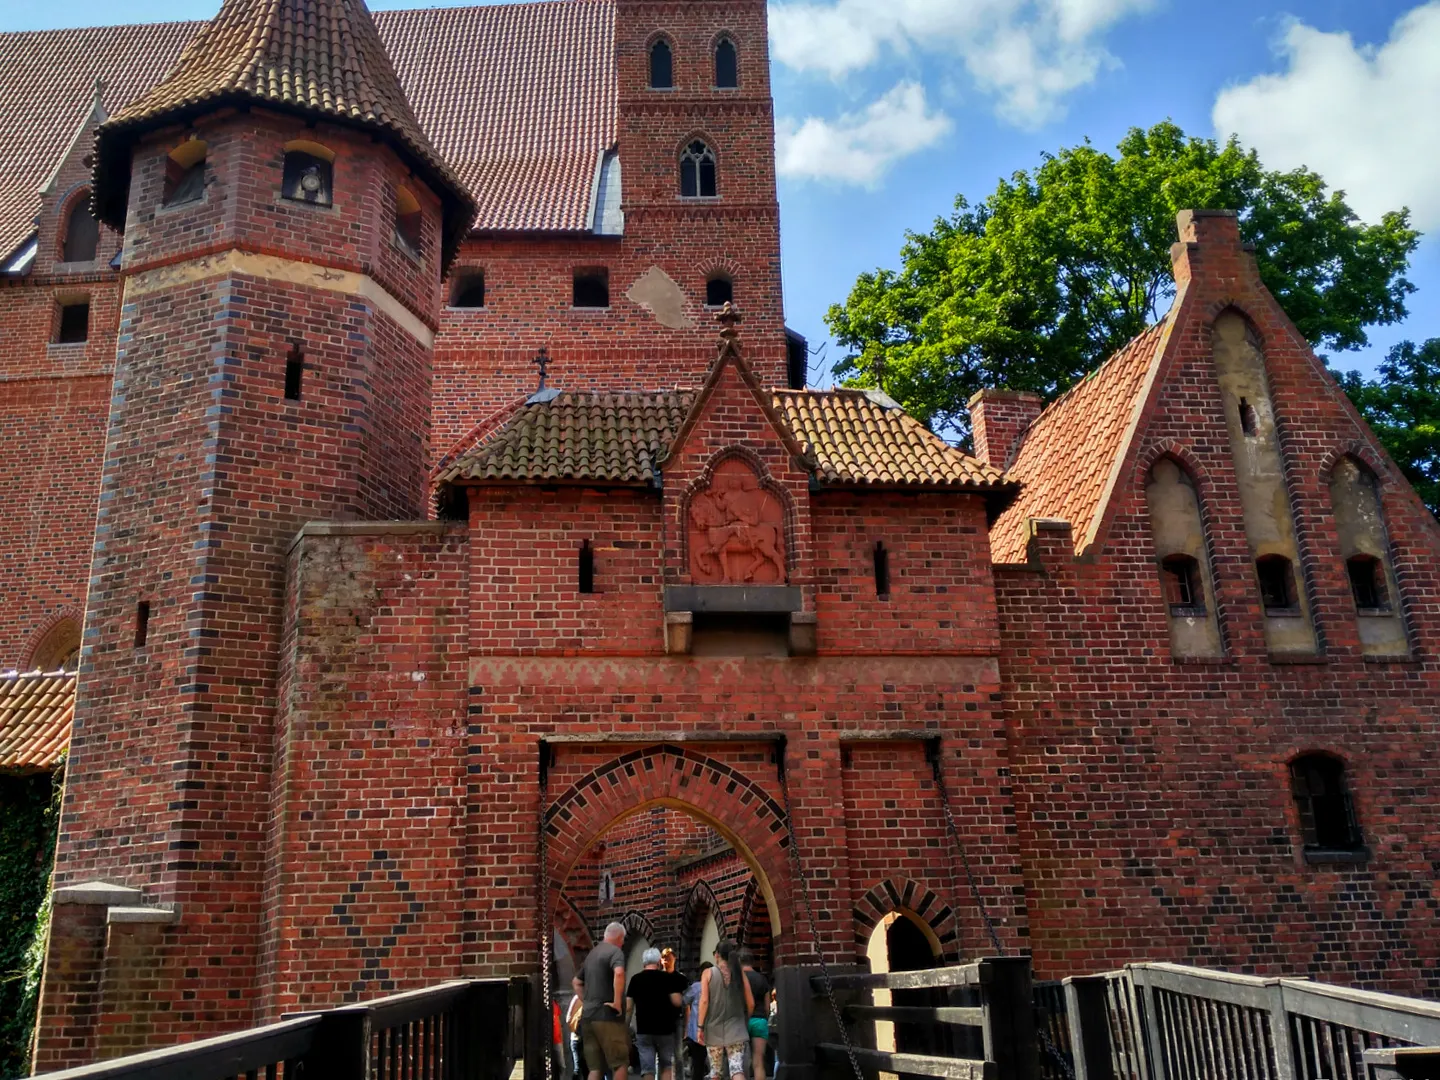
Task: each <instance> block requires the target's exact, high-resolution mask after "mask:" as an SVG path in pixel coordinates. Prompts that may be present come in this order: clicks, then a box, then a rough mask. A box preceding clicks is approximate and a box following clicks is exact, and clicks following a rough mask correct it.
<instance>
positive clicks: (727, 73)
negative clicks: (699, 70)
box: [715, 37, 740, 90]
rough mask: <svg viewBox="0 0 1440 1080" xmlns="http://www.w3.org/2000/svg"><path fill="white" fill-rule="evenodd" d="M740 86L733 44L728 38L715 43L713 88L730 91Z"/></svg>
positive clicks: (738, 66)
mask: <svg viewBox="0 0 1440 1080" xmlns="http://www.w3.org/2000/svg"><path fill="white" fill-rule="evenodd" d="M739 85H740V65H739V62H738V59H737V57H736V54H735V43H734V42H733V41H731V40H730V39H729V38H728V37H724V38H721V39H720V40H719V41H717V42H716V43H715V87H716V89H719V90H731V89H733V88H735V87H736V86H739Z"/></svg>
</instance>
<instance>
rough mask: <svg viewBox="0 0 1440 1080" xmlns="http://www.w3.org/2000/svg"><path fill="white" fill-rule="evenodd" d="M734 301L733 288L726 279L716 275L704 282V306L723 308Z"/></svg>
mask: <svg viewBox="0 0 1440 1080" xmlns="http://www.w3.org/2000/svg"><path fill="white" fill-rule="evenodd" d="M734 299H735V286H734V284H733V283H732V282H731V280H730V279H729V278H728V277H724V276H722V275H718V274H717V275H716V276H715V277H712V278H711V279H710V280H708V281H707V282H705V306H706V307H724V306H725V305H726V304H729V303H731V302H732V301H734Z"/></svg>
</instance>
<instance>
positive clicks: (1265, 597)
mask: <svg viewBox="0 0 1440 1080" xmlns="http://www.w3.org/2000/svg"><path fill="white" fill-rule="evenodd" d="M1255 575H1256V577H1257V578H1258V579H1259V584H1260V603H1261V604H1262V605H1263V606H1264V608H1265V614H1267V615H1289V614H1298V613H1299V605H1300V598H1299V594H1297V593H1296V591H1295V570H1294V568H1293V567H1292V566H1291V565H1290V560H1289V559H1287V558H1286V557H1285V556H1284V555H1261V556H1260V557H1259V558H1258V559H1256V560H1255Z"/></svg>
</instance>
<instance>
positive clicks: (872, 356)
mask: <svg viewBox="0 0 1440 1080" xmlns="http://www.w3.org/2000/svg"><path fill="white" fill-rule="evenodd" d="M1186 208H1193V209H1231V210H1236V211H1238V212H1239V214H1240V230H1241V234H1242V236H1243V237H1244V239H1246V240H1248V241H1251V242H1253V243H1254V244H1255V249H1256V256H1257V260H1258V262H1259V267H1260V276H1261V278H1262V279H1263V280H1264V282H1265V284H1266V285H1267V286H1268V287H1269V289H1270V291H1271V292H1273V293H1274V294H1275V296H1276V298H1277V299H1278V300H1279V301H1280V303H1281V304H1282V305H1283V306H1284V308H1285V310H1286V312H1287V313H1288V314H1289V316H1290V318H1291V319H1292V320H1293V321H1294V322H1295V325H1296V326H1297V327H1299V329H1300V332H1301V333H1303V334H1304V335H1305V336H1306V337H1307V338H1308V339H1309V341H1310V343H1311V344H1312V345H1314V346H1315V347H1317V348H1321V347H1323V348H1327V349H1333V350H1345V349H1355V348H1359V347H1361V346H1363V345H1365V344H1366V343H1367V342H1366V337H1365V329H1366V327H1368V326H1373V325H1376V324H1385V323H1392V322H1395V321H1397V320H1399V319H1402V318H1404V317H1405V315H1406V314H1407V313H1406V310H1405V297H1406V296H1407V295H1409V294H1410V293H1411V292H1413V291H1414V286H1412V285H1411V284H1410V282H1409V281H1407V280H1406V278H1405V276H1404V274H1405V271H1406V268H1407V267H1408V265H1409V256H1410V253H1411V252H1412V251H1413V250H1414V249H1415V245H1416V243H1417V242H1418V239H1419V234H1418V233H1417V232H1416V231H1415V230H1413V229H1411V228H1410V215H1409V211H1407V210H1403V209H1402V210H1397V211H1393V212H1391V213H1388V214H1386V215H1385V216H1384V218H1383V219H1381V221H1380V222H1379V223H1378V224H1375V225H1365V224H1363V223H1361V222H1360V221H1359V220H1358V219H1357V218H1356V216H1355V214H1354V213H1353V212H1352V211H1351V210H1350V207H1349V206H1348V205H1346V203H1345V198H1344V192H1340V191H1333V192H1332V191H1329V190H1327V188H1326V185H1325V182H1324V181H1323V180H1322V179H1321V178H1320V177H1319V176H1317V175H1316V174H1315V173H1313V172H1310V171H1308V170H1306V169H1296V170H1294V171H1292V172H1273V171H1267V170H1266V169H1265V168H1264V167H1263V166H1262V165H1261V163H1260V160H1259V158H1258V157H1257V156H1256V155H1255V153H1254V151H1246V150H1244V149H1242V148H1241V146H1240V144H1239V143H1238V142H1237V141H1235V140H1234V139H1231V140H1230V141H1229V142H1227V143H1225V144H1224V145H1221V144H1219V143H1217V142H1216V141H1215V140H1213V139H1200V138H1191V137H1188V136H1186V135H1185V133H1184V132H1183V131H1181V130H1180V128H1179V127H1177V126H1176V125H1175V124H1173V123H1170V122H1168V121H1167V122H1166V123H1162V124H1157V125H1155V126H1154V127H1152V128H1151V129H1150V130H1149V131H1144V130H1141V129H1139V128H1135V129H1132V130H1131V131H1130V133H1129V134H1128V135H1126V136H1125V138H1124V139H1123V140H1121V142H1120V145H1119V147H1118V154H1116V155H1111V154H1107V153H1105V152H1103V151H1101V150H1097V149H1095V148H1094V147H1093V146H1091V145H1090V144H1089V143H1088V142H1087V143H1085V144H1084V145H1083V146H1076V147H1071V148H1067V149H1062V150H1061V151H1060V152H1059V153H1057V154H1054V155H1046V156H1045V157H1044V159H1043V160H1042V161H1041V163H1040V164H1039V165H1038V166H1037V167H1036V168H1035V169H1034V170H1032V171H1029V172H1025V171H1021V172H1017V173H1016V174H1015V175H1014V176H1012V177H1011V178H1010V179H1009V180H1002V181H1001V182H1000V184H999V186H998V187H997V188H996V189H995V191H994V193H993V194H991V195H990V196H989V197H987V198H986V199H985V200H984V201H983V202H981V203H979V204H978V205H974V206H972V205H971V204H970V203H968V202H967V201H966V200H965V199H964V198H963V197H961V198H957V199H956V201H955V212H954V213H953V214H952V215H951V216H950V217H948V218H940V219H937V220H936V222H935V225H934V228H932V229H931V230H930V231H929V232H928V233H910V234H908V235H907V238H906V242H905V245H904V247H903V248H902V250H901V262H902V265H901V268H900V269H899V270H883V269H882V270H876V271H875V272H874V273H869V274H861V275H860V277H859V279H858V280H857V281H856V282H855V287H854V288H853V289H852V290H851V292H850V296H849V298H848V299H847V300H846V301H845V303H843V304H836V305H834V306H833V307H831V308H830V310H829V312H828V313H827V314H826V316H825V321H826V324H827V325H828V327H829V329H830V333H831V334H832V335H833V336H834V338H835V339H836V341H837V342H838V343H839V344H840V345H841V346H842V347H844V348H845V349H846V350H847V355H846V356H845V357H844V358H843V359H842V360H840V361H839V363H837V364H836V365H835V374H836V375H837V377H838V378H840V379H841V380H842V381H843V382H846V383H847V384H849V385H857V386H876V385H880V386H882V387H883V389H884V390H885V391H886V392H887V393H889V394H890V395H891V396H892V397H895V398H896V399H898V400H899V401H900V402H901V403H902V404H904V405H905V406H906V408H908V409H909V410H910V411H911V412H912V413H914V414H915V415H916V416H917V417H919V418H920V419H921V420H923V421H924V422H925V423H927V424H929V425H930V426H931V427H932V428H934V429H936V430H950V431H956V432H959V433H960V434H962V435H967V436H968V433H969V416H968V415H967V413H966V411H965V403H966V401H967V400H968V399H969V398H970V396H971V395H972V394H973V393H974V392H975V391H976V390H979V389H981V388H983V387H1004V388H1008V389H1012V390H1033V391H1036V392H1038V393H1040V394H1041V395H1043V396H1045V397H1046V398H1047V399H1049V398H1052V397H1054V396H1055V395H1056V394H1058V393H1060V392H1061V391H1062V390H1064V389H1065V388H1066V387H1067V386H1069V385H1070V384H1071V383H1073V382H1074V381H1075V380H1076V379H1078V378H1079V377H1080V376H1082V375H1084V374H1085V373H1086V372H1087V371H1090V370H1093V369H1094V368H1095V367H1096V366H1098V365H1099V364H1100V363H1101V362H1102V361H1103V360H1104V359H1105V358H1106V357H1107V356H1109V355H1110V354H1111V353H1112V352H1114V351H1115V350H1116V349H1117V348H1119V347H1120V346H1121V345H1123V344H1124V343H1125V342H1126V341H1128V340H1129V339H1130V338H1132V337H1134V336H1135V335H1136V334H1137V333H1139V332H1140V331H1141V330H1143V329H1144V328H1145V327H1146V326H1147V325H1149V324H1150V323H1152V322H1154V321H1155V320H1156V319H1157V318H1158V317H1159V316H1160V314H1161V313H1162V312H1163V311H1164V310H1165V309H1166V307H1168V305H1169V302H1170V300H1171V299H1172V298H1173V296H1174V291H1175V289H1174V281H1173V280H1172V278H1171V276H1170V254H1169V253H1170V245H1171V244H1172V243H1173V242H1174V241H1175V214H1176V213H1177V212H1178V211H1180V210H1183V209H1186Z"/></svg>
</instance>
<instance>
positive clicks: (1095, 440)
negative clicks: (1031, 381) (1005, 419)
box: [990, 317, 1170, 563]
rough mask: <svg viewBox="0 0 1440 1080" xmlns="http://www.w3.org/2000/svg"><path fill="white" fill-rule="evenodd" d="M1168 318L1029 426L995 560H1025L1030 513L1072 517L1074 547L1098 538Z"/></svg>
mask: <svg viewBox="0 0 1440 1080" xmlns="http://www.w3.org/2000/svg"><path fill="white" fill-rule="evenodd" d="M1169 322H1170V320H1169V317H1167V318H1165V319H1162V320H1161V321H1160V322H1158V323H1156V324H1155V325H1154V326H1152V327H1150V328H1149V329H1148V330H1145V331H1144V332H1143V333H1141V334H1139V335H1137V336H1136V337H1135V338H1133V339H1132V340H1131V341H1130V342H1129V343H1128V344H1126V345H1125V347H1124V348H1122V349H1120V350H1119V351H1118V352H1117V353H1115V355H1114V356H1112V357H1110V358H1109V359H1108V360H1106V361H1105V362H1104V363H1103V364H1101V365H1100V366H1099V367H1098V368H1096V369H1095V370H1094V371H1092V372H1091V373H1090V374H1089V375H1087V376H1085V378H1083V379H1081V380H1080V381H1079V382H1078V383H1076V384H1075V385H1074V386H1072V387H1071V388H1070V389H1069V390H1067V391H1065V393H1064V394H1062V395H1060V397H1058V398H1056V399H1055V401H1054V402H1052V403H1051V405H1050V407H1049V408H1047V409H1046V410H1045V411H1044V412H1043V413H1041V414H1040V416H1039V418H1038V419H1037V420H1036V421H1035V422H1034V423H1033V424H1031V425H1030V427H1029V429H1028V430H1027V431H1026V432H1025V435H1024V436H1023V437H1022V439H1021V442H1020V447H1019V449H1018V450H1017V451H1016V453H1015V458H1014V463H1013V464H1012V465H1011V466H1010V469H1009V471H1008V473H1007V474H1006V475H1007V476H1008V477H1009V478H1010V479H1011V480H1014V481H1017V482H1018V483H1019V484H1020V485H1021V488H1020V495H1019V497H1018V498H1017V499H1016V500H1015V502H1014V503H1013V504H1011V506H1010V508H1009V509H1008V510H1006V511H1005V512H1004V513H1003V514H1001V515H1000V517H999V518H998V519H997V520H996V522H995V524H994V525H993V526H992V527H991V529H990V551H991V558H992V559H993V560H994V561H995V562H997V563H1020V562H1024V561H1025V549H1026V543H1027V538H1028V534H1027V526H1026V522H1027V521H1028V520H1029V519H1030V518H1056V519H1060V520H1063V521H1068V522H1069V523H1070V526H1071V535H1072V536H1073V537H1074V543H1075V553H1076V554H1077V555H1078V554H1080V553H1082V552H1083V551H1084V550H1085V549H1086V548H1087V547H1088V546H1089V545H1090V543H1091V541H1092V540H1093V539H1094V535H1095V530H1096V529H1097V528H1098V527H1099V524H1100V519H1101V517H1102V516H1103V513H1104V508H1105V501H1106V499H1107V498H1108V496H1109V493H1110V490H1111V488H1112V487H1113V486H1114V477H1115V472H1116V470H1117V469H1118V468H1119V467H1120V463H1121V461H1123V460H1124V457H1125V450H1126V448H1127V447H1128V446H1129V444H1130V439H1131V437H1132V435H1133V434H1134V431H1135V426H1136V423H1137V422H1138V420H1139V417H1140V411H1141V408H1142V407H1143V405H1144V403H1145V399H1146V397H1147V396H1148V389H1149V387H1150V385H1151V383H1152V381H1153V379H1152V378H1151V377H1150V376H1151V375H1152V373H1153V372H1154V370H1155V367H1156V364H1157V362H1158V360H1159V359H1160V356H1161V353H1162V351H1163V349H1162V344H1163V342H1164V340H1165V331H1166V330H1167V329H1168V327H1169Z"/></svg>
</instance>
